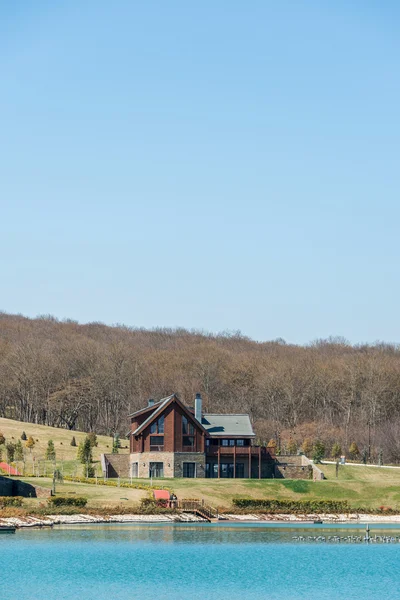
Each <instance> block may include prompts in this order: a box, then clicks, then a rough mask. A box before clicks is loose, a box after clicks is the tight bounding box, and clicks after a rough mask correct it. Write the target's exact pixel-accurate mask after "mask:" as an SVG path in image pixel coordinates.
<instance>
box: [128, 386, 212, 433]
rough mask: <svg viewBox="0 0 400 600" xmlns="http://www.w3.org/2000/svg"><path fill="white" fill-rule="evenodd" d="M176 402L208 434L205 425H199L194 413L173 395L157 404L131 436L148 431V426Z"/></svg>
mask: <svg viewBox="0 0 400 600" xmlns="http://www.w3.org/2000/svg"><path fill="white" fill-rule="evenodd" d="M173 401H174V402H176V404H178V405H179V406H180V407H181V409H182V410H183V412H185V413H186V414H187V415H188V417H189V418H190V419H191V420H192V422H193V423H194V424H195V425H196V426H197V427H198V428H199V429H201V430H202V431H203V432H204V433H207V430H206V429H205V427H204V425H202V424H201V423H199V421H197V420H196V419H195V417H194V415H193V413H192V412H191V411H190V410H189V409H188V407H187V406H185V405H184V404H183V403H182V402H181V401H180V400H179V398H178V397H177V395H176V394H172V396H168V397H167V398H163V400H161V401H160V402H157V404H154V405H153V406H154V407H155V410H153V412H152V413H151V414H150V415H149V416H148V417H147V419H146V420H145V421H143V423H142V424H141V425H139V427H137V428H136V429H135V431H132V432H131V435H138V434H139V433H141V432H142V431H143V430H144V429H146V427H147V426H148V425H150V423H152V422H153V421H154V420H155V419H156V418H157V417H158V416H159V415H161V414H162V413H163V411H164V409H165V408H166V407H167V406H168V404H170V403H171V402H173Z"/></svg>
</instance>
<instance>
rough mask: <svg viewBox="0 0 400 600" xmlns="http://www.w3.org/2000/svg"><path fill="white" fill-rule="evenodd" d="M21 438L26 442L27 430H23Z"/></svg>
mask: <svg viewBox="0 0 400 600" xmlns="http://www.w3.org/2000/svg"><path fill="white" fill-rule="evenodd" d="M21 440H23V441H24V442H26V440H27V437H26V433H25V431H23V432H22V434H21Z"/></svg>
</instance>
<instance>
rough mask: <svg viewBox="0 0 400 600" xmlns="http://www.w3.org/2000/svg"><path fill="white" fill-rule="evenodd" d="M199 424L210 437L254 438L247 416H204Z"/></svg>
mask: <svg viewBox="0 0 400 600" xmlns="http://www.w3.org/2000/svg"><path fill="white" fill-rule="evenodd" d="M201 422H202V425H203V427H204V429H206V430H207V433H208V434H209V435H210V436H212V437H223V436H231V435H234V436H243V437H255V433H254V431H253V427H252V426H251V422H250V417H249V415H215V414H204V415H203V418H202V420H201Z"/></svg>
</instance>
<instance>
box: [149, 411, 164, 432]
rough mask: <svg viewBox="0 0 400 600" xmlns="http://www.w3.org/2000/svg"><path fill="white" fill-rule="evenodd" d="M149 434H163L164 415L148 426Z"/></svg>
mask: <svg viewBox="0 0 400 600" xmlns="http://www.w3.org/2000/svg"><path fill="white" fill-rule="evenodd" d="M150 433H164V415H161V417H160V418H159V419H157V421H154V422H153V423H152V424H151V425H150Z"/></svg>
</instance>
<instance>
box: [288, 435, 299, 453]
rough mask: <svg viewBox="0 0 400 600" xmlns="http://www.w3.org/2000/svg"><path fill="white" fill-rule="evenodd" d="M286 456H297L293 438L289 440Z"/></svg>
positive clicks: (295, 443)
mask: <svg viewBox="0 0 400 600" xmlns="http://www.w3.org/2000/svg"><path fill="white" fill-rule="evenodd" d="M287 451H288V454H297V442H296V440H294V439H293V438H290V440H289V443H288V445H287Z"/></svg>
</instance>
